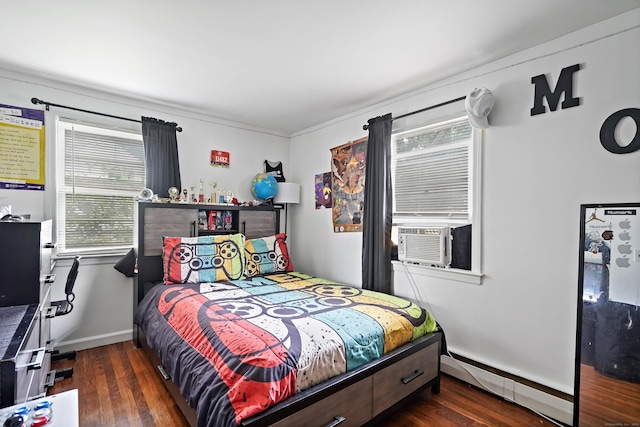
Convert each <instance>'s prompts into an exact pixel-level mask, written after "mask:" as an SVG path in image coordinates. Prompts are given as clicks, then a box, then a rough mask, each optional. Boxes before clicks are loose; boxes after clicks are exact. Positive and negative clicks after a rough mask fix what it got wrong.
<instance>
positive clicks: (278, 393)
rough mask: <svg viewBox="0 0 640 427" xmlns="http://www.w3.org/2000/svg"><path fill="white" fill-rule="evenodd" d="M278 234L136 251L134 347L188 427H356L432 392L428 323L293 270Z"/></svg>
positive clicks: (431, 327)
mask: <svg viewBox="0 0 640 427" xmlns="http://www.w3.org/2000/svg"><path fill="white" fill-rule="evenodd" d="M145 218H146V216H144V215H142V216H139V219H140V220H142V221H144V219H145ZM141 225H142V230H144V229H145V227H144V224H141ZM146 228H147V229H149V227H146ZM160 228H162V227H160ZM153 229H154V231H153V233H155V234H157V233H158V228H157V227H156V226H155V225H154V227H153ZM269 231H277V230H265V231H263V232H266V233H268V232H269ZM141 233H142V234H145V233H144V231H142V232H141ZM141 237H143V238H144V236H141ZM285 238H286V236H284V234H279V233H276V234H273V235H268V236H262V237H258V236H256V235H255V234H254V235H252V236H251V238H248V237H247V236H246V235H244V234H242V233H233V234H226V235H219V236H214V235H212V236H200V237H169V236H166V235H165V236H163V237H162V253H161V254H160V255H157V254H156V255H151V254H150V253H149V252H148V251H147V252H145V250H144V248H141V246H143V245H140V243H138V251H140V250H142V251H143V252H142V253H139V254H138V277H137V280H136V298H135V299H136V301H135V311H134V322H135V327H134V329H135V334H134V340H135V341H136V344H137V345H139V346H140V347H142V348H143V349H144V350H145V351H146V353H147V355H148V356H149V359H150V361H151V363H153V364H154V365H155V366H157V367H158V372H159V374H160V375H161V377H162V378H163V380H164V382H165V386H166V387H167V389H168V390H169V391H170V393H171V394H172V396H173V397H174V399H175V400H176V403H177V404H178V406H179V407H180V409H181V410H182V412H183V413H184V415H185V417H186V419H187V420H188V422H189V424H190V425H192V426H198V427H213V426H247V427H249V426H254V427H255V426H272V425H275V426H300V425H306V426H313V425H318V426H337V425H341V426H349V425H353V426H359V425H365V424H367V423H373V422H375V420H377V419H379V418H380V417H382V416H385V415H387V414H389V413H390V412H391V411H392V410H393V409H396V408H397V407H398V406H399V405H400V403H401V402H402V401H404V400H406V399H407V398H409V397H410V396H413V395H415V394H416V393H419V392H421V391H423V390H425V389H427V388H429V387H431V388H432V391H433V392H436V393H437V392H438V391H439V386H440V353H441V345H442V333H441V331H440V330H439V328H438V326H437V325H436V322H435V320H434V319H433V317H432V316H431V315H430V314H429V313H428V312H427V311H425V310H424V309H422V308H420V307H418V306H417V305H415V304H413V303H411V302H410V301H408V300H405V299H402V298H397V297H394V296H391V295H386V294H382V293H376V292H372V291H368V290H363V289H360V288H358V287H353V286H349V285H345V284H341V283H336V282H334V281H330V280H326V279H323V278H319V277H313V276H310V275H307V274H304V273H301V272H297V271H294V269H293V265H292V263H291V258H290V256H289V254H288V250H287V246H286V241H285ZM139 241H140V240H139ZM144 241H145V240H143V242H144ZM146 241H147V242H148V241H149V239H146ZM145 254H146V255H145ZM146 268H151V269H152V271H153V272H151V271H145V269H146ZM140 278H143V279H145V280H144V281H143V282H141V281H140ZM149 278H155V279H156V280H151V281H149V280H147V279H149ZM157 279H161V280H157Z"/></svg>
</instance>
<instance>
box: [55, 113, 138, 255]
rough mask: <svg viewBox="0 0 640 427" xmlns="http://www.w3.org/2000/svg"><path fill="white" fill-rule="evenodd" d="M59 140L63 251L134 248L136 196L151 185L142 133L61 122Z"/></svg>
mask: <svg viewBox="0 0 640 427" xmlns="http://www.w3.org/2000/svg"><path fill="white" fill-rule="evenodd" d="M56 142H57V165H56V170H57V204H58V206H57V212H58V214H57V235H58V236H57V237H58V239H57V242H58V252H59V253H65V252H66V253H69V252H111V251H115V250H118V249H123V248H127V247H131V246H132V245H133V227H134V218H133V206H134V202H135V198H134V197H135V196H136V195H137V194H139V192H140V190H141V189H142V188H144V186H145V164H144V147H143V144H142V136H141V135H140V134H135V133H128V132H123V131H116V130H112V129H105V128H101V127H98V126H90V125H86V124H80V123H74V122H71V121H64V120H60V121H59V122H58V129H57V141H56Z"/></svg>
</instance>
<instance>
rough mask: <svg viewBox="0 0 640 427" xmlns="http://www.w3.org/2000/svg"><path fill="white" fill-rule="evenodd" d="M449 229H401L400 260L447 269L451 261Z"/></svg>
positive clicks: (399, 242) (399, 237)
mask: <svg viewBox="0 0 640 427" xmlns="http://www.w3.org/2000/svg"><path fill="white" fill-rule="evenodd" d="M449 235H450V232H449V227H399V228H398V260H400V261H407V262H415V263H418V264H426V265H432V266H438V267H446V266H447V265H449V262H450V260H451V255H450V254H451V250H450V244H451V239H450V238H449Z"/></svg>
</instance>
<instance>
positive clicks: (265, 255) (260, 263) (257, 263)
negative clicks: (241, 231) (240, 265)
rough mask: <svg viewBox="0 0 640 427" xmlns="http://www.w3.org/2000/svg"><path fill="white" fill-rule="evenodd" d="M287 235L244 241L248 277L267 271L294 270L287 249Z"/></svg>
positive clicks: (281, 234)
mask: <svg viewBox="0 0 640 427" xmlns="http://www.w3.org/2000/svg"><path fill="white" fill-rule="evenodd" d="M286 240H287V235H286V234H284V233H280V234H276V235H275V236H270V237H263V238H260V239H250V240H247V241H246V242H245V243H244V249H245V252H246V255H245V256H246V258H247V267H246V269H245V274H246V275H247V276H248V277H252V276H257V275H259V274H266V273H279V272H283V271H293V264H292V263H291V258H289V251H288V250H287V243H286V242H285V241H286Z"/></svg>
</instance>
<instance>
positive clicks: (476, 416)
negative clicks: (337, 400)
mask: <svg viewBox="0 0 640 427" xmlns="http://www.w3.org/2000/svg"><path fill="white" fill-rule="evenodd" d="M69 366H72V367H73V368H74V374H73V377H72V378H70V379H66V380H62V381H59V382H57V383H56V384H55V385H54V387H53V388H52V390H51V393H60V392H63V391H66V390H71V389H78V392H79V393H78V394H79V406H80V425H81V426H82V427H106V426H117V427H128V426H142V427H156V426H157V427H160V426H162V427H167V426H170V427H187V426H188V423H187V421H186V420H185V418H184V417H183V416H182V414H181V412H180V409H179V408H178V406H177V404H176V403H175V402H174V401H173V399H172V398H171V396H170V395H169V393H168V392H167V391H166V389H165V388H164V386H163V384H162V382H161V381H160V379H159V378H158V376H157V374H156V373H155V372H154V368H153V367H152V366H151V365H150V363H149V361H148V359H147V357H146V355H145V354H144V351H143V350H141V349H136V348H135V346H134V345H133V343H132V342H130V341H128V342H123V343H117V344H112V345H109V346H104V347H98V348H92V349H88V350H82V351H79V352H78V353H77V358H76V360H61V361H57V362H54V364H53V368H54V369H59V368H62V367H69ZM378 425H379V426H380V427H431V426H433V427H447V426H451V427H460V426H474V427H475V426H490V427H494V426H495V427H521V426H553V424H552V423H550V422H549V421H547V420H545V419H544V418H542V417H540V416H538V415H536V414H535V413H533V412H531V411H529V410H527V409H524V408H522V407H520V406H518V405H515V404H513V403H510V402H507V401H505V400H503V399H500V398H498V397H495V396H493V395H491V394H489V393H486V392H483V391H481V390H479V389H477V388H475V387H472V386H470V385H468V384H466V383H464V382H462V381H459V380H457V379H454V378H451V377H448V376H446V375H443V377H442V383H441V388H440V393H439V394H432V393H431V392H430V391H427V392H425V393H422V394H421V395H419V396H417V397H416V398H415V399H413V400H412V401H410V402H408V403H407V405H405V406H403V407H401V408H400V409H399V410H397V411H395V412H394V413H392V414H390V415H389V416H388V417H386V418H385V419H383V420H382V421H381V422H380V423H379V424H378Z"/></svg>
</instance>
